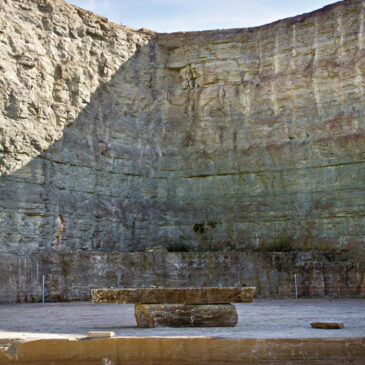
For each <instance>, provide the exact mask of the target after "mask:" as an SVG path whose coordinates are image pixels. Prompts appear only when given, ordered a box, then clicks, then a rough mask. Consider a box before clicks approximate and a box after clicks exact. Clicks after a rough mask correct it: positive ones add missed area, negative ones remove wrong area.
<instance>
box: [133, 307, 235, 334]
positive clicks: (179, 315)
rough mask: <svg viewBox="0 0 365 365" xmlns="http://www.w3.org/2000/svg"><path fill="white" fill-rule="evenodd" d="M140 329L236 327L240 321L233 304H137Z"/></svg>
mask: <svg viewBox="0 0 365 365" xmlns="http://www.w3.org/2000/svg"><path fill="white" fill-rule="evenodd" d="M135 317H136V321H137V326H138V327H144V328H151V327H164V326H167V327H234V326H235V325H236V324H237V321H238V315H237V311H236V308H235V307H234V305H232V304H210V305H209V304H208V305H199V304H198V305H197V304H136V305H135Z"/></svg>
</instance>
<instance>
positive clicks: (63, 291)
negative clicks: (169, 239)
mask: <svg viewBox="0 0 365 365" xmlns="http://www.w3.org/2000/svg"><path fill="white" fill-rule="evenodd" d="M0 273H1V278H2V280H0V302H24V301H27V302H31V301H39V300H40V298H41V290H42V274H45V275H46V300H47V301H57V300H66V301H68V300H90V290H91V289H92V288H107V287H109V288H110V287H117V282H118V281H117V274H120V285H121V287H129V288H133V287H134V288H140V287H153V286H161V287H167V288H168V287H170V288H171V287H194V286H195V287H199V286H200V287H208V286H209V287H217V286H218V287H222V286H223V287H228V286H236V287H240V286H243V285H246V286H254V287H256V292H257V293H256V297H261V298H262V297H264V298H268V297H275V298H288V297H289V298H290V297H291V298H294V297H295V286H294V274H297V280H298V294H299V296H300V297H312V298H316V297H360V298H361V297H365V279H364V278H365V257H364V256H361V255H359V254H358V253H356V252H353V253H351V252H337V253H336V252H282V253H278V252H277V253H270V252H265V253H260V252H256V253H247V252H235V253H221V252H211V253H189V252H185V253H172V252H170V253H167V254H151V253H144V252H119V253H118V252H113V253H103V252H101V253H96V252H94V253H90V252H73V253H62V252H54V251H50V252H47V251H44V252H42V253H38V254H34V255H28V256H20V255H11V254H0Z"/></svg>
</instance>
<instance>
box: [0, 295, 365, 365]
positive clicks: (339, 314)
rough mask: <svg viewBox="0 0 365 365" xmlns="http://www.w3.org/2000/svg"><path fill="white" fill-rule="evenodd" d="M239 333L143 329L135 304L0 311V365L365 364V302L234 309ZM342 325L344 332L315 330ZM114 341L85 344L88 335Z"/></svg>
mask: <svg viewBox="0 0 365 365" xmlns="http://www.w3.org/2000/svg"><path fill="white" fill-rule="evenodd" d="M234 306H235V307H236V310H237V313H238V315H239V319H238V323H237V326H235V327H210V328H204V327H184V328H183V327H180V328H172V327H159V328H138V327H137V326H136V321H135V319H134V317H133V313H134V306H133V305H130V304H121V305H114V304H100V305H92V304H91V303H90V302H71V303H46V304H44V305H42V304H40V303H33V304H13V305H10V304H3V305H0V364H1V365H15V364H17V365H19V364H22V365H25V364H32V365H34V364H37V365H46V364H47V365H49V364H50V363H53V364H55V365H59V364H65V365H66V364H67V365H70V364H71V365H73V364H78V365H80V364H88V365H90V364H91V365H93V364H95V365H96V364H98V365H100V364H110V365H115V364H128V365H138V364H143V365H157V364H158V365H174V364H179V365H198V364H199V365H201V364H203V365H205V364H215V365H218V364H219V365H222V364H225V365H227V364H229V365H238V364H240V365H242V364H250V365H264V364H265V365H268V364H270V365H272V364H275V365H278V364H280V365H281V364H285V365H304V364H305V365H349V364H351V365H363V364H364V363H365V338H364V334H365V300H355V299H352V300H323V299H322V300H312V299H298V300H262V299H255V301H254V302H252V303H244V304H240V303H239V304H235V305H234ZM313 322H341V323H344V328H343V329H336V330H323V329H314V328H311V325H310V324H311V323H313ZM91 331H93V332H96V331H105V332H109V331H113V332H115V334H116V336H115V337H112V338H106V339H88V338H87V334H88V332H91Z"/></svg>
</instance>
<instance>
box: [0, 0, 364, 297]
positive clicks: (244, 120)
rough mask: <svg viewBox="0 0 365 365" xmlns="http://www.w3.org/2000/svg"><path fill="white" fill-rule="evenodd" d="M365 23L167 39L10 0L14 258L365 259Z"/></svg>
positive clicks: (2, 64) (7, 219) (7, 220)
mask: <svg viewBox="0 0 365 365" xmlns="http://www.w3.org/2000/svg"><path fill="white" fill-rule="evenodd" d="M364 12H365V9H364V1H362V0H348V1H342V2H339V3H337V4H333V5H330V6H327V7H325V8H323V9H321V10H318V11H315V12H313V13H310V14H305V15H301V16H298V17H294V18H290V19H284V20H281V21H278V22H275V23H273V24H268V25H265V26H262V27H257V28H249V29H232V30H223V31H206V32H192V33H172V34H155V33H153V32H149V31H145V30H141V31H135V30H132V29H129V28H126V27H122V26H119V25H117V24H113V23H109V22H108V21H107V20H106V19H105V18H102V17H99V16H97V15H94V14H92V13H90V12H87V11H84V10H81V9H79V8H76V7H74V6H71V5H69V4H67V3H65V2H63V1H61V0H55V1H50V0H34V1H26V0H3V1H1V3H0V42H1V47H0V173H1V174H2V175H1V176H0V222H1V224H0V253H2V254H6V255H23V256H22V257H29V258H31V260H35V261H36V260H37V257H38V255H40V254H41V253H42V252H43V251H44V250H46V252H51V251H53V250H57V252H60V254H61V255H63V254H65V255H67V254H68V253H75V252H77V253H79V252H81V251H87V252H89V253H90V255H93V253H95V254H99V253H101V252H104V253H108V252H109V253H111V252H119V253H120V252H122V251H125V252H126V251H143V250H144V249H145V248H147V247H153V246H163V247H165V248H167V249H168V250H169V251H200V252H202V251H204V252H206V251H230V252H237V251H264V252H265V251H270V252H271V251H295V250H296V251H300V250H303V251H311V250H315V251H330V250H344V251H346V250H347V251H351V250H353V251H354V252H360V251H363V247H364V243H365V241H364V237H365V231H364V229H365V228H364V227H365V224H364V223H365V222H364V212H365V205H364V204H365V193H364V184H363V181H365V168H364V161H365V160H364V151H365V133H364V130H365V129H364V126H365V107H364V106H365V96H364V95H365V93H364V86H365V81H364V80H365V78H364V76H365V49H364V48H365V16H364ZM55 255H57V254H55ZM106 256H108V255H107V254H106ZM108 257H111V254H110V256H108ZM5 270H12V266H10V263H9V264H8V265H7V266H6V268H5ZM60 270H61V269H60ZM80 274H81V273H80ZM60 280H62V281H65V280H66V279H65V278H62V279H60ZM12 285H13V284H12ZM320 285H324V284H323V282H321V284H320ZM76 296H77V295H76Z"/></svg>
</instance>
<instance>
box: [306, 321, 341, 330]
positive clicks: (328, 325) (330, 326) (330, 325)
mask: <svg viewBox="0 0 365 365" xmlns="http://www.w3.org/2000/svg"><path fill="white" fill-rule="evenodd" d="M311 327H312V328H320V329H325V330H334V329H341V328H344V327H345V325H344V324H343V323H339V322H313V323H311Z"/></svg>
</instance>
